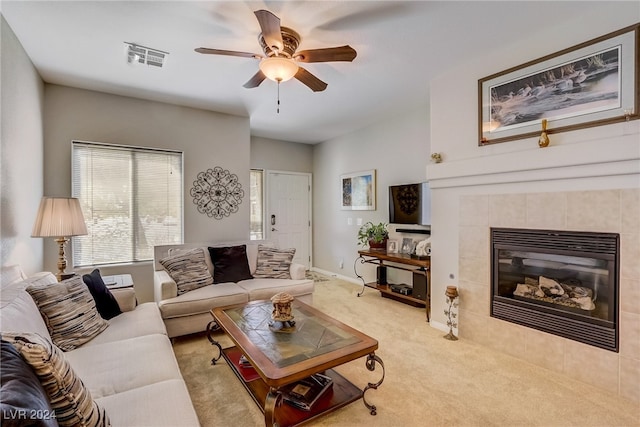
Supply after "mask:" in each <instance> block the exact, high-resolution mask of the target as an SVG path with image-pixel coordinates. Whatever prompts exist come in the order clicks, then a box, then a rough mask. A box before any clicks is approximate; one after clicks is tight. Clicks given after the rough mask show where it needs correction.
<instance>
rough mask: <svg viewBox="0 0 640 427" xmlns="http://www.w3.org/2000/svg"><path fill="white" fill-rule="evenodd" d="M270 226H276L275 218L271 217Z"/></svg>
mask: <svg viewBox="0 0 640 427" xmlns="http://www.w3.org/2000/svg"><path fill="white" fill-rule="evenodd" d="M271 225H276V216H275V215H271Z"/></svg>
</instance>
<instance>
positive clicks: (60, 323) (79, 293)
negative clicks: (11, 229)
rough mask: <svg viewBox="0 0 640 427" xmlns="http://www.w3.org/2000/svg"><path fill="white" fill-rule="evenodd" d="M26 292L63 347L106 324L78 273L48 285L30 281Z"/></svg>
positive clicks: (79, 341)
mask: <svg viewBox="0 0 640 427" xmlns="http://www.w3.org/2000/svg"><path fill="white" fill-rule="evenodd" d="M27 292H29V294H30V295H31V298H33V300H34V301H35V303H36V305H37V306H38V310H40V314H41V315H42V318H43V319H44V323H45V324H46V325H47V329H48V330H49V334H50V335H51V339H52V340H53V342H54V343H55V344H56V345H57V346H58V347H60V348H61V349H62V350H63V351H69V350H73V349H74V348H76V347H79V346H81V345H82V344H84V343H86V342H87V341H90V340H92V339H93V338H95V337H96V336H97V335H98V334H100V332H102V331H104V330H105V329H106V328H107V327H108V326H109V322H107V321H106V320H104V319H103V318H102V317H100V314H99V313H98V310H96V303H95V301H94V300H93V297H92V296H91V293H90V292H89V289H87V286H86V285H85V284H84V282H83V281H82V278H80V276H74V277H72V278H70V279H67V280H63V281H62V282H59V283H54V284H50V285H31V286H29V287H27Z"/></svg>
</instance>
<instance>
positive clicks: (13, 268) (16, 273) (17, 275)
mask: <svg viewBox="0 0 640 427" xmlns="http://www.w3.org/2000/svg"><path fill="white" fill-rule="evenodd" d="M26 278H27V276H25V275H24V272H23V271H22V268H20V266H19V265H18V264H12V265H3V266H2V267H0V285H2V286H6V285H9V284H11V283H15V282H19V281H21V280H24V279H26Z"/></svg>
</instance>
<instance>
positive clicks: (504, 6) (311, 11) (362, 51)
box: [0, 0, 589, 143]
mask: <svg viewBox="0 0 640 427" xmlns="http://www.w3.org/2000/svg"><path fill="white" fill-rule="evenodd" d="M545 3H546V4H545ZM585 4H589V2H584V3H582V2H573V1H571V2H543V3H540V2H536V1H533V2H475V1H473V2H458V1H448V2H447V1H443V2H435V1H409V2H405V1H391V2H379V1H285V2H274V1H195V2H190V1H173V2H169V1H93V2H90V1H4V0H3V1H2V2H1V3H0V6H1V11H2V14H3V15H4V16H5V19H6V20H7V22H8V23H9V25H10V26H11V28H12V29H13V31H14V32H15V34H16V35H17V37H18V39H19V40H20V42H21V43H22V45H23V46H24V49H25V50H26V52H27V54H28V55H29V57H30V58H31V60H32V62H33V64H34V65H35V67H36V68H37V70H38V72H39V73H40V75H41V76H42V78H43V80H44V81H45V82H47V83H55V84H61V85H66V86H72V87H78V88H84V89H91V90H97V91H101V92H108V93H113V94H118V95H126V96H132V97H138V98H143V99H149V100H155V101H162V102H169V103H173V104H178V105H185V106H191V107H195V108H203V109H207V110H213V111H218V112H223V113H229V114H234V115H241V116H248V117H250V121H251V133H252V135H256V136H262V137H267V138H273V139H280V140H285V141H294V142H304V143H317V142H321V141H325V140H327V139H331V138H334V137H336V136H339V135H342V134H345V133H348V132H351V131H353V130H356V129H359V128H362V127H364V126H366V125H368V124H371V123H373V122H375V121H378V120H380V119H382V118H383V117H385V116H392V115H396V114H401V113H402V112H403V111H409V110H412V109H416V108H419V107H422V106H426V105H427V103H428V96H429V95H428V92H429V82H430V80H431V79H432V78H433V77H434V76H437V75H439V74H441V73H443V72H445V71H446V70H447V69H449V68H450V67H452V66H455V65H456V64H458V63H460V62H462V61H465V59H466V58H467V57H469V56H477V55H479V54H481V52H482V51H483V50H485V49H489V48H490V47H491V46H494V45H505V44H510V43H513V42H514V40H515V39H517V37H518V35H519V34H520V35H522V36H523V37H524V36H526V33H523V30H524V31H527V29H528V28H530V29H531V31H533V30H535V31H541V30H542V29H543V28H547V27H554V26H558V25H560V24H561V23H562V22H564V21H566V19H567V18H569V17H572V16H573V17H575V13H576V10H577V8H578V7H587V6H584V5H585ZM258 9H267V10H269V11H271V12H273V13H274V14H276V15H277V16H278V17H279V18H280V19H281V24H282V25H283V26H287V27H290V28H293V29H294V30H296V31H297V32H298V33H299V34H300V35H301V37H302V41H301V43H300V47H299V50H302V49H315V48H321V47H333V46H341V45H344V44H349V45H351V46H352V47H353V48H354V49H355V50H356V51H357V52H358V56H357V57H356V59H355V60H354V61H353V62H352V63H348V62H334V63H313V64H304V67H305V68H306V69H307V70H308V71H310V72H311V73H313V74H314V75H316V76H317V77H318V78H320V79H321V80H323V81H325V82H326V83H328V85H329V86H328V87H327V89H326V90H325V91H324V92H317V93H314V92H312V91H311V90H310V89H308V88H307V87H306V86H304V85H303V84H302V83H300V82H298V81H296V80H291V81H289V82H285V83H282V85H281V87H280V99H281V108H280V114H277V113H276V95H277V93H276V90H277V85H276V83H274V82H271V81H269V80H265V81H264V82H263V83H262V85H260V87H258V88H254V89H245V88H243V87H242V85H243V84H244V83H245V82H246V81H247V80H248V79H249V78H250V77H251V76H253V75H254V74H255V72H256V71H257V70H258V62H257V60H254V59H247V58H240V57H229V56H218V55H201V54H198V53H196V52H194V48H197V47H209V48H217V49H226V50H238V51H244V52H255V53H260V54H261V53H262V51H261V49H260V46H259V45H258V39H257V38H258V34H259V33H260V26H259V25H258V21H257V20H256V18H255V16H254V14H253V11H255V10H258ZM551 12H552V13H551ZM124 42H132V43H137V44H140V45H143V46H148V47H151V48H155V49H159V50H163V51H167V52H169V56H168V60H167V62H166V64H165V66H164V67H163V68H162V69H158V68H156V67H151V66H146V65H132V64H128V63H127V60H126V54H125V51H126V49H125V44H124ZM513 65H517V64H513ZM496 71H499V70H496ZM425 120H427V118H425Z"/></svg>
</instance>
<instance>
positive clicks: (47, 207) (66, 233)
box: [31, 197, 87, 281]
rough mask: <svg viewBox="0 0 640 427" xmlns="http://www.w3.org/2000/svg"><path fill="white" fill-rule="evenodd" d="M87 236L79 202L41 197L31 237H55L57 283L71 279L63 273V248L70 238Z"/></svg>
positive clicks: (69, 198) (68, 198) (72, 199)
mask: <svg viewBox="0 0 640 427" xmlns="http://www.w3.org/2000/svg"><path fill="white" fill-rule="evenodd" d="M85 234H87V226H86V225H85V223H84V216H83V215H82V209H81V208H80V202H79V201H78V199H76V198H72V197H43V198H42V200H41V201H40V207H39V208H38V216H37V217H36V222H35V223H34V224H33V230H32V232H31V237H55V238H56V239H55V240H56V243H58V246H59V250H58V274H56V277H57V278H58V281H62V280H64V279H68V278H69V277H72V276H73V274H74V273H65V269H66V268H67V260H66V258H65V255H64V247H65V245H66V244H67V242H68V241H69V237H70V236H81V235H85Z"/></svg>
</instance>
